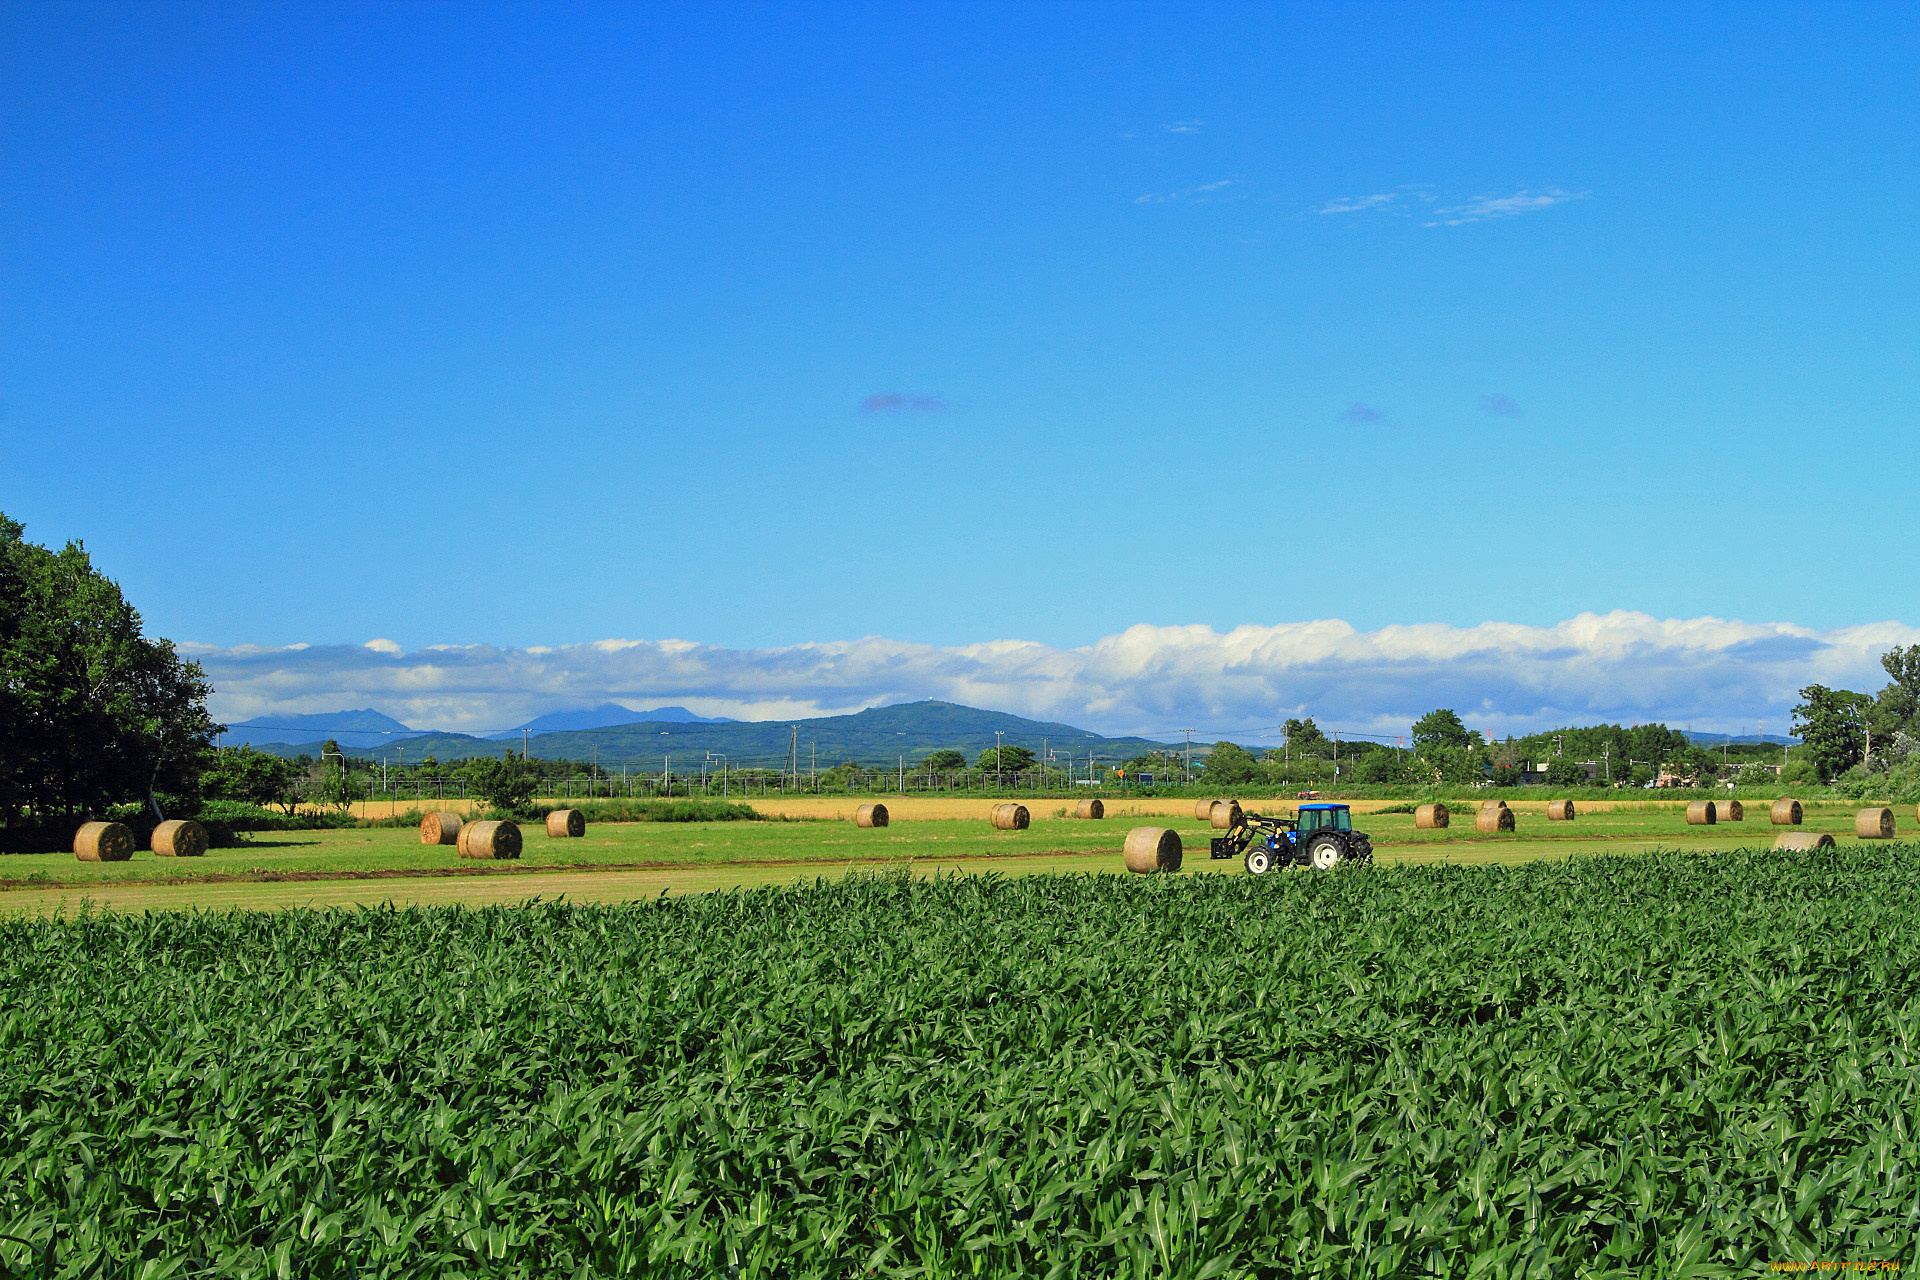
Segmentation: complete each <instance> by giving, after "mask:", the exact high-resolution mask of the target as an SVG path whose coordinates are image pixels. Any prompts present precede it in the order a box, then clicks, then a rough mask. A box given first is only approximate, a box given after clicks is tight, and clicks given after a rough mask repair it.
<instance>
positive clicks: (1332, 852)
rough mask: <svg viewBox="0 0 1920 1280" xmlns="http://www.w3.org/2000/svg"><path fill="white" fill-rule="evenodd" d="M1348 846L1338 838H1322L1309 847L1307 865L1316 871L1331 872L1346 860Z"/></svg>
mask: <svg viewBox="0 0 1920 1280" xmlns="http://www.w3.org/2000/svg"><path fill="white" fill-rule="evenodd" d="M1346 856H1347V850H1346V846H1345V845H1343V844H1341V843H1340V838H1339V837H1338V836H1321V837H1320V838H1319V839H1318V840H1315V841H1314V842H1313V843H1312V844H1310V845H1308V846H1307V863H1308V865H1309V866H1311V867H1312V868H1313V869H1314V870H1315V871H1331V870H1333V869H1334V868H1335V867H1337V866H1339V865H1340V864H1341V862H1343V861H1344V860H1345V859H1346Z"/></svg>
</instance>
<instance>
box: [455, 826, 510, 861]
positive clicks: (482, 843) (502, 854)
mask: <svg viewBox="0 0 1920 1280" xmlns="http://www.w3.org/2000/svg"><path fill="white" fill-rule="evenodd" d="M456 847H457V848H458V849H459V851H460V856H461V857H463V858H517V857H519V856H520V824H519V823H517V822H469V823H467V824H465V825H464V826H462V827H461V828H460V839H459V842H458V844H457V846H456Z"/></svg>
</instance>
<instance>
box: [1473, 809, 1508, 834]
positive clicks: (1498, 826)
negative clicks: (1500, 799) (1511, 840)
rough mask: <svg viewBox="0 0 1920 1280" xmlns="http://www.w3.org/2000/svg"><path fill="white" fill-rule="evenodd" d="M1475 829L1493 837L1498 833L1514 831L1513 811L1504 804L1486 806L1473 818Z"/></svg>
mask: <svg viewBox="0 0 1920 1280" xmlns="http://www.w3.org/2000/svg"><path fill="white" fill-rule="evenodd" d="M1473 829H1474V830H1475V831H1484V832H1486V833H1487V834H1488V835H1492V834H1493V833H1494V832H1497V831H1511V830H1513V810H1511V809H1509V808H1507V806H1505V805H1504V804H1496V805H1485V806H1482V807H1481V810H1480V812H1479V813H1477V814H1475V815H1474V817H1473Z"/></svg>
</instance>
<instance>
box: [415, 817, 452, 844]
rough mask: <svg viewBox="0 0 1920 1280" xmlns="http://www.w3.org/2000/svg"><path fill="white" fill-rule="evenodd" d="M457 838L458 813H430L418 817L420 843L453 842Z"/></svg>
mask: <svg viewBox="0 0 1920 1280" xmlns="http://www.w3.org/2000/svg"><path fill="white" fill-rule="evenodd" d="M459 839H460V815H459V814H457V813H430V814H428V815H427V816H426V817H424V818H422V819H420V843H421V844H455V843H457V842H458V841H459Z"/></svg>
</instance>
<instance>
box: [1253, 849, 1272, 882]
mask: <svg viewBox="0 0 1920 1280" xmlns="http://www.w3.org/2000/svg"><path fill="white" fill-rule="evenodd" d="M1271 870H1273V855H1272V854H1271V853H1269V852H1267V850H1266V849H1265V847H1263V846H1261V845H1255V846H1254V847H1253V848H1251V849H1249V850H1247V874H1249V875H1255V876H1263V875H1265V874H1267V872H1269V871H1271Z"/></svg>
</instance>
